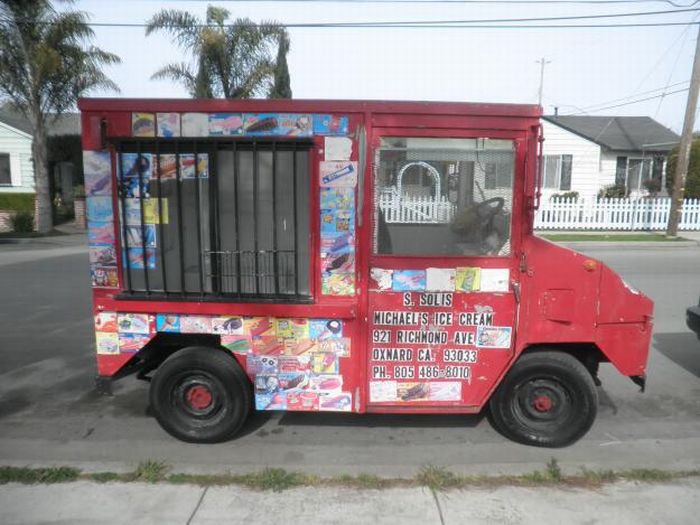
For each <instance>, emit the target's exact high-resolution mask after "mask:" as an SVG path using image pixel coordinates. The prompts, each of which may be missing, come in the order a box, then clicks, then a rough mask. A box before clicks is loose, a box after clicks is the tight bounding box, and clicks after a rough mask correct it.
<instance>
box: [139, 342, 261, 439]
mask: <svg viewBox="0 0 700 525" xmlns="http://www.w3.org/2000/svg"><path fill="white" fill-rule="evenodd" d="M149 397H150V402H151V408H152V409H153V413H154V415H155V416H156V419H157V420H158V423H160V426H161V427H163V429H164V430H165V431H166V432H168V433H169V434H170V435H172V436H174V437H176V438H178V439H181V440H182V441H187V442H189V443H217V442H220V441H224V440H227V439H229V438H231V437H232V436H233V435H234V434H235V433H236V432H238V430H240V428H241V426H242V425H243V423H244V422H245V420H246V418H247V417H248V413H249V411H250V405H251V385H250V381H249V380H248V377H247V376H246V374H245V372H243V370H242V369H241V367H240V366H239V365H238V363H237V362H236V360H235V359H234V358H233V357H232V356H230V355H227V354H226V353H225V352H223V351H221V350H217V349H215V348H208V347H188V348H183V349H182V350H180V351H178V352H176V353H175V354H173V355H171V356H170V357H169V358H168V359H166V360H165V361H164V362H163V364H162V365H160V367H159V368H158V369H157V370H156V373H155V375H154V376H153V380H152V381H151V388H150V393H149Z"/></svg>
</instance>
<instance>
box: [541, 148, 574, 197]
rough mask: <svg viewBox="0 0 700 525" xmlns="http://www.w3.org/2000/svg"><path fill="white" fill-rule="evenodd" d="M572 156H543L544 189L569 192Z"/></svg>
mask: <svg viewBox="0 0 700 525" xmlns="http://www.w3.org/2000/svg"><path fill="white" fill-rule="evenodd" d="M572 161H573V156H572V155H545V156H544V187H545V188H547V189H554V190H564V191H569V190H571V164H572Z"/></svg>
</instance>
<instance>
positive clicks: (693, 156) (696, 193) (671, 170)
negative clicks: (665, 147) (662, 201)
mask: <svg viewBox="0 0 700 525" xmlns="http://www.w3.org/2000/svg"><path fill="white" fill-rule="evenodd" d="M677 163H678V146H676V147H675V148H673V149H672V150H671V152H670V153H669V154H668V157H667V159H666V189H667V190H668V193H669V194H671V192H672V191H673V180H674V179H675V177H676V164H677ZM683 196H684V197H685V198H686V199H693V198H695V199H697V198H700V139H695V140H693V145H692V146H691V148H690V163H689V164H688V175H687V176H686V179H685V192H684V194H683Z"/></svg>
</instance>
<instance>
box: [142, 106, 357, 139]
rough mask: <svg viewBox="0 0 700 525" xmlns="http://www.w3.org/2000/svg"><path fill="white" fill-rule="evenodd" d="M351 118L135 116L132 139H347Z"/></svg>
mask: <svg viewBox="0 0 700 525" xmlns="http://www.w3.org/2000/svg"><path fill="white" fill-rule="evenodd" d="M347 134H348V117H346V116H338V115H318V114H317V115H311V114H308V113H175V112H171V113H143V112H140V113H132V114H131V135H132V136H133V137H156V136H157V137H164V138H172V137H231V136H248V137H311V136H313V135H321V136H323V135H325V136H345V135H347Z"/></svg>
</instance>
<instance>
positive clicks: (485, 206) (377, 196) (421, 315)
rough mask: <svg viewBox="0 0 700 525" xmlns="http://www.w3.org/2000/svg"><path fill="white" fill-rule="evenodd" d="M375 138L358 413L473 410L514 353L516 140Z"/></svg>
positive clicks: (517, 210)
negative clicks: (364, 388) (364, 381)
mask: <svg viewBox="0 0 700 525" xmlns="http://www.w3.org/2000/svg"><path fill="white" fill-rule="evenodd" d="M376 132H377V130H375V133H376ZM421 133H424V134H425V133H428V132H426V131H422V132H421ZM378 135H379V136H375V140H374V144H375V146H376V147H377V151H376V155H375V165H374V169H373V175H372V177H371V178H372V181H371V184H372V193H373V199H372V203H371V214H372V236H371V242H372V246H371V256H370V257H369V268H368V274H369V276H370V279H369V283H370V284H369V292H368V294H367V297H368V305H367V312H368V321H367V322H368V324H369V329H368V337H369V343H368V346H367V349H368V350H367V351H368V360H367V366H368V370H367V377H368V397H367V399H368V407H367V409H368V411H396V409H397V408H399V407H400V408H401V409H406V410H407V411H411V410H414V411H430V410H431V409H433V408H435V409H437V411H446V410H449V409H450V408H451V409H453V410H455V411H470V410H476V409H477V408H478V407H480V406H481V405H482V404H483V403H484V402H485V400H486V399H487V398H488V395H489V394H490V391H491V389H492V387H493V385H494V384H495V383H496V381H497V380H498V379H499V378H500V376H501V374H502V372H503V371H504V369H505V367H506V366H507V364H508V362H509V360H510V359H511V357H512V355H513V343H514V340H515V333H514V332H515V326H516V314H517V302H516V295H515V289H516V288H517V287H518V284H517V279H518V274H517V272H516V269H517V261H516V257H514V255H513V253H514V244H515V243H517V239H514V236H513V235H512V231H513V229H514V228H513V217H514V216H516V217H517V214H518V213H520V205H521V202H520V199H515V200H514V198H513V195H514V182H516V183H515V188H516V190H517V189H520V188H519V183H518V182H517V180H518V178H519V175H518V173H517V171H518V170H516V165H520V166H523V163H522V162H516V157H518V147H517V142H516V141H514V140H504V139H489V138H457V137H455V138H452V137H451V138H435V137H430V136H429V134H428V135H423V136H408V134H405V130H404V135H403V136H390V134H389V133H387V132H386V130H385V131H384V132H383V133H379V134H378ZM519 158H521V157H519ZM520 178H522V177H520ZM516 222H517V221H516Z"/></svg>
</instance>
